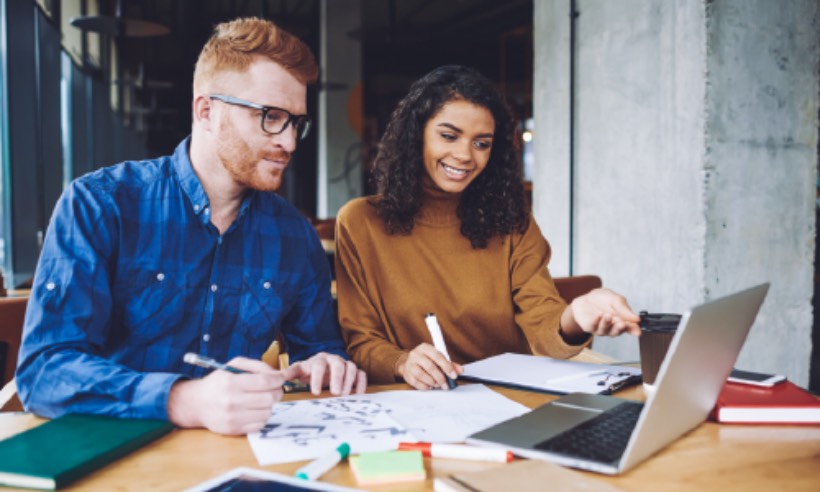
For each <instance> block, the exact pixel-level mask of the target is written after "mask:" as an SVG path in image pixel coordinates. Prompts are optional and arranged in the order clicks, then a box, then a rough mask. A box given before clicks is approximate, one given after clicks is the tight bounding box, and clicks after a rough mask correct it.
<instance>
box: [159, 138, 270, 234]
mask: <svg viewBox="0 0 820 492" xmlns="http://www.w3.org/2000/svg"><path fill="white" fill-rule="evenodd" d="M190 145H191V137H190V136H188V137H186V138H185V140H183V141H182V142H181V143H180V144H179V145H178V146H177V148H176V150H175V151H174V156H173V162H174V169H175V170H176V173H177V176H179V184H180V187H182V190H183V192H185V195H187V197H188V200H189V201H190V203H191V209H192V210H193V211H194V214H195V215H197V216H198V217H199V220H200V221H202V223H203V224H207V223H209V222H210V221H211V214H210V211H211V202H210V201H209V200H208V194H207V193H205V189H204V188H203V187H202V183H201V182H200V181H199V177H198V176H197V175H196V173H195V172H194V166H193V165H192V164H191V155H190V154H189V152H188V149H189V147H190ZM254 196H256V191H255V190H249V191H248V193H246V194H245V198H244V199H243V200H242V205H241V206H240V208H239V217H242V216H244V215H245V213H246V212H247V211H248V208H249V207H250V206H251V203H252V202H253V198H254Z"/></svg>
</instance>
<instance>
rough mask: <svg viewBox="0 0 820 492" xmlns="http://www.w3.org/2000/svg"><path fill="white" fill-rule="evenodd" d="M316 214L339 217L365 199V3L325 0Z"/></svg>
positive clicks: (322, 29)
mask: <svg viewBox="0 0 820 492" xmlns="http://www.w3.org/2000/svg"><path fill="white" fill-rule="evenodd" d="M321 9H322V10H321V20H320V22H321V39H320V42H321V45H322V46H321V49H320V50H319V52H320V53H321V63H320V64H321V67H322V74H321V78H320V82H321V85H320V93H319V118H318V121H319V125H320V128H319V153H318V154H319V163H318V170H319V172H318V187H319V189H318V193H317V201H318V203H317V206H316V215H317V216H318V217H320V218H327V217H334V216H335V215H336V212H337V211H338V210H339V208H340V207H341V206H342V205H344V204H345V203H347V201H348V200H350V199H351V198H356V197H358V196H361V195H362V166H361V134H362V133H361V131H362V130H361V125H362V119H363V116H362V114H363V107H362V98H361V91H362V86H361V81H362V46H361V41H360V40H359V39H354V38H353V37H351V36H350V34H351V33H352V32H356V31H359V32H360V31H361V25H362V0H322V2H321Z"/></svg>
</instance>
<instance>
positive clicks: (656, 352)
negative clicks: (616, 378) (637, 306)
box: [638, 311, 681, 391]
mask: <svg viewBox="0 0 820 492" xmlns="http://www.w3.org/2000/svg"><path fill="white" fill-rule="evenodd" d="M680 318H681V316H680V315H679V314H650V313H647V312H645V311H642V312H641V336H640V338H639V339H638V340H639V342H638V347H639V349H640V354H641V378H642V379H643V384H644V389H646V390H647V391H652V390H653V389H654V384H655V378H656V377H657V376H658V370H659V369H660V367H661V364H662V363H663V359H664V358H665V357H666V352H667V351H668V350H669V344H670V343H671V342H672V338H673V337H674V336H675V331H676V330H677V329H678V323H680Z"/></svg>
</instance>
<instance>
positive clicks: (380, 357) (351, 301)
mask: <svg viewBox="0 0 820 492" xmlns="http://www.w3.org/2000/svg"><path fill="white" fill-rule="evenodd" d="M355 203H356V202H353V203H350V204H348V205H347V206H345V207H343V208H342V209H341V210H339V213H338V215H337V218H336V293H337V297H338V300H339V324H340V325H341V330H342V337H343V338H344V341H345V344H346V345H347V351H348V353H349V354H350V357H351V359H353V362H355V363H356V365H357V366H359V367H360V368H361V369H363V370H364V371H365V372H366V373H367V378H368V382H370V383H374V384H390V383H395V382H396V377H395V375H394V372H393V371H394V367H395V365H396V361H397V360H398V359H399V357H400V356H401V354H402V353H403V352H404V351H403V350H402V349H400V348H399V347H398V346H397V345H396V344H394V343H392V342H391V341H390V340H388V336H387V333H386V330H385V327H384V325H383V324H382V322H381V320H380V318H379V312H378V308H377V306H378V305H379V304H380V301H381V299H378V298H376V299H373V298H371V296H370V295H369V292H370V291H369V289H368V278H367V265H366V264H364V263H363V261H362V257H361V256H360V251H359V248H358V247H359V246H364V243H363V242H362V240H358V241H357V240H355V239H354V238H353V236H354V234H353V231H352V230H351V228H350V225H351V224H357V227H358V230H361V229H364V228H365V227H364V225H363V221H364V220H365V218H364V217H360V216H359V215H360V214H357V213H356V212H357V211H362V208H355V206H352V205H355ZM358 205H359V207H362V206H364V207H367V206H368V205H367V204H366V203H364V202H359V203H358ZM376 295H378V294H376Z"/></svg>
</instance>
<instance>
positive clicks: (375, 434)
mask: <svg viewBox="0 0 820 492" xmlns="http://www.w3.org/2000/svg"><path fill="white" fill-rule="evenodd" d="M369 396H370V395H355V396H344V397H336V398H321V399H316V400H300V401H291V402H280V403H277V404H276V405H274V407H273V411H272V413H271V416H270V418H269V419H268V422H267V424H265V426H264V427H263V428H262V430H260V431H259V432H256V433H253V434H248V440H249V441H250V444H251V449H253V453H254V454H255V455H256V459H257V461H259V464H260V465H272V464H276V463H287V462H290V461H301V460H308V459H314V458H318V457H319V456H323V455H325V454H327V453H329V452H331V451H332V450H334V449H336V447H337V446H338V445H339V444H341V443H343V442H346V443H347V444H348V445H350V452H351V453H361V452H363V451H386V450H389V449H396V448H397V447H398V444H399V442H402V441H410V442H415V441H417V440H418V439H417V438H416V437H415V436H413V435H412V434H410V433H409V432H407V430H406V429H404V427H402V426H401V424H399V423H398V422H396V421H395V420H393V419H392V418H391V417H390V414H389V409H388V408H386V407H385V406H384V405H382V404H381V403H379V402H378V401H375V400H373V399H372V398H369Z"/></svg>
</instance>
